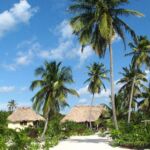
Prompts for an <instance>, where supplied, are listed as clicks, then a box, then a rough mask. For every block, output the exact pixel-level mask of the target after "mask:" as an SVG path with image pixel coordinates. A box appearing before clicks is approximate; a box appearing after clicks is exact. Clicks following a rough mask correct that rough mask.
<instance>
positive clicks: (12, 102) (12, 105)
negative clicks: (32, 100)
mask: <svg viewBox="0 0 150 150" xmlns="http://www.w3.org/2000/svg"><path fill="white" fill-rule="evenodd" d="M7 107H8V110H9V111H14V110H15V109H16V107H17V104H16V102H15V100H10V101H9V102H8V104H7Z"/></svg>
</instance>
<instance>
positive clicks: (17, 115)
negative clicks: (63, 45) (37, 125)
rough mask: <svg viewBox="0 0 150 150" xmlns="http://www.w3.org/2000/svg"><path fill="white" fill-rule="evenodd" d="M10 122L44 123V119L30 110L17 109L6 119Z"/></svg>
mask: <svg viewBox="0 0 150 150" xmlns="http://www.w3.org/2000/svg"><path fill="white" fill-rule="evenodd" d="M7 120H8V121H10V122H22V121H44V120H45V119H44V118H43V117H42V116H40V115H38V114H37V113H36V112H35V111H33V110H32V109H31V108H25V107H22V108H17V109H16V110H15V111H14V112H13V113H12V114H11V115H10V116H8V118H7Z"/></svg>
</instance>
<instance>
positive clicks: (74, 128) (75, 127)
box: [61, 121, 93, 136]
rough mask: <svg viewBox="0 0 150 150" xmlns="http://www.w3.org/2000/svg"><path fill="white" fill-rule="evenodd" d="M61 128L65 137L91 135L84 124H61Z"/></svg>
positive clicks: (90, 131)
mask: <svg viewBox="0 0 150 150" xmlns="http://www.w3.org/2000/svg"><path fill="white" fill-rule="evenodd" d="M61 128H62V129H63V130H64V132H65V134H66V136H72V135H91V134H93V131H92V130H91V129H89V128H87V126H86V125H85V124H79V123H75V122H70V121H68V122H65V123H63V124H62V125H61Z"/></svg>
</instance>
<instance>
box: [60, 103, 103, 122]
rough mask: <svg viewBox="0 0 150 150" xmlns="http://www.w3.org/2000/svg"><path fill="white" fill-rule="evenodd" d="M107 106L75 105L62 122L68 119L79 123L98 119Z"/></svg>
mask: <svg viewBox="0 0 150 150" xmlns="http://www.w3.org/2000/svg"><path fill="white" fill-rule="evenodd" d="M104 110H105V108H104V106H102V105H99V106H92V107H91V106H75V107H73V108H72V109H71V111H70V112H69V113H68V114H67V115H66V116H65V117H64V118H63V119H62V120H61V122H62V123H64V122H66V121H73V122H77V123H88V122H90V121H91V122H95V121H97V120H98V119H99V118H100V117H101V116H102V113H103V112H104Z"/></svg>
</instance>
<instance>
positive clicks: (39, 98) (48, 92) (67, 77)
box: [30, 61, 78, 116]
mask: <svg viewBox="0 0 150 150" xmlns="http://www.w3.org/2000/svg"><path fill="white" fill-rule="evenodd" d="M35 75H36V76H40V77H41V79H39V80H35V81H33V82H32V84H31V86H30V88H31V90H34V89H35V88H39V91H38V92H37V93H36V94H35V96H34V97H33V98H32V100H33V107H34V108H35V109H36V110H37V111H39V110H40V109H41V108H42V111H43V114H44V115H45V116H47V115H49V114H48V113H49V112H53V113H54V112H58V111H59V110H60V109H61V108H62V107H64V106H66V105H68V104H67V102H66V98H67V95H68V94H73V95H78V94H77V92H76V91H75V90H73V89H69V88H67V86H66V85H67V84H71V83H73V79H72V72H71V69H70V68H68V67H61V63H60V62H59V63H56V62H55V61H54V62H47V61H46V62H45V65H44V67H39V68H37V69H36V71H35Z"/></svg>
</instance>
